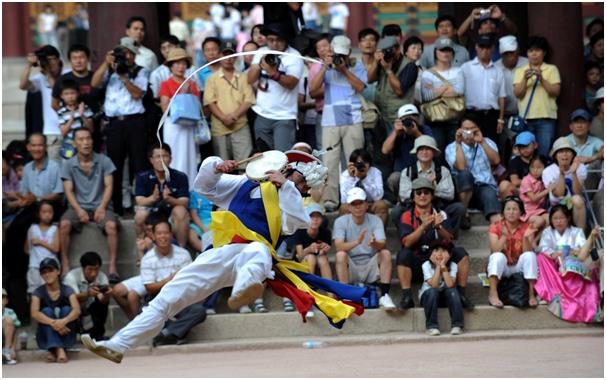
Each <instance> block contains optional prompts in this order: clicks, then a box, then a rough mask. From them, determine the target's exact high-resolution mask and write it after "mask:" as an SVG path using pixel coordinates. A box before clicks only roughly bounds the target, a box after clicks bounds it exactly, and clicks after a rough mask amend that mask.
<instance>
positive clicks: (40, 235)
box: [27, 224, 57, 269]
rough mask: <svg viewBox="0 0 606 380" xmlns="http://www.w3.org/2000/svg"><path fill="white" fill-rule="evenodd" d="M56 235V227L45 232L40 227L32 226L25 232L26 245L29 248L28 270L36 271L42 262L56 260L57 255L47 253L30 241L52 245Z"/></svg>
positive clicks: (45, 249)
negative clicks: (40, 241)
mask: <svg viewBox="0 0 606 380" xmlns="http://www.w3.org/2000/svg"><path fill="white" fill-rule="evenodd" d="M56 233H57V226H55V225H53V226H50V227H49V228H48V229H47V230H46V231H44V232H43V231H42V230H41V229H40V225H38V224H32V225H31V227H30V228H29V230H28V231H27V245H28V247H29V268H34V269H38V268H40V263H41V262H42V260H44V259H47V258H51V259H55V260H56V259H57V255H55V254H54V253H52V252H51V251H49V250H48V249H47V248H46V247H43V246H41V245H32V244H31V241H32V239H39V240H44V241H45V242H46V243H48V244H52V243H53V240H55V234H56Z"/></svg>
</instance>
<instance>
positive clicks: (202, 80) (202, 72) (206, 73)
mask: <svg viewBox="0 0 606 380" xmlns="http://www.w3.org/2000/svg"><path fill="white" fill-rule="evenodd" d="M212 73H214V71H212V70H211V68H210V67H205V68H203V69H202V70H200V71H198V78H199V79H200V90H202V91H204V87H205V86H206V79H208V77H209V76H211V74H212Z"/></svg>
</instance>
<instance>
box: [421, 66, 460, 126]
mask: <svg viewBox="0 0 606 380" xmlns="http://www.w3.org/2000/svg"><path fill="white" fill-rule="evenodd" d="M429 71H430V72H431V73H432V74H433V75H435V76H436V77H437V78H438V79H440V80H441V81H442V82H444V83H445V84H450V82H448V81H447V80H446V79H444V77H443V76H442V75H440V74H439V73H438V72H437V71H436V70H429ZM421 113H423V116H424V117H425V119H427V121H429V122H443V121H453V120H458V119H460V118H461V117H463V115H464V114H465V97H464V96H463V95H456V96H441V97H439V98H437V99H434V100H432V101H430V102H427V103H425V104H422V105H421Z"/></svg>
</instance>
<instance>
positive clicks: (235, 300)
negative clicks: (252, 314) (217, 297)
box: [227, 282, 263, 310]
mask: <svg viewBox="0 0 606 380" xmlns="http://www.w3.org/2000/svg"><path fill="white" fill-rule="evenodd" d="M262 295H263V284H261V283H260V282H256V283H254V284H250V285H249V286H248V287H246V288H244V289H242V290H240V291H239V292H238V293H236V294H234V295H233V296H231V297H229V299H228V300H227V306H229V308H230V309H232V310H238V309H239V308H240V306H244V305H248V304H250V303H251V302H253V301H254V300H256V299H257V298H261V296H262Z"/></svg>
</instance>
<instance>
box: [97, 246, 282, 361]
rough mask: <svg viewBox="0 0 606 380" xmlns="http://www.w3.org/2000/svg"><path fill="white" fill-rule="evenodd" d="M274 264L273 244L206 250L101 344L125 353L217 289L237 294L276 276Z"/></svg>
mask: <svg viewBox="0 0 606 380" xmlns="http://www.w3.org/2000/svg"><path fill="white" fill-rule="evenodd" d="M271 268H272V257H271V253H270V252H269V248H268V247H267V246H265V245H263V244H261V243H257V242H253V243H249V244H230V245H225V246H223V247H220V248H215V249H211V250H208V251H206V252H202V253H201V254H200V256H198V258H197V259H196V260H195V261H194V262H193V263H191V264H189V265H188V266H186V267H184V268H183V269H181V270H180V271H179V272H178V273H177V274H176V275H175V277H174V278H173V279H172V280H171V281H169V282H168V283H167V284H166V285H164V287H162V290H160V293H158V295H157V296H156V298H154V299H153V300H152V301H151V302H150V303H149V305H148V306H146V307H145V308H143V311H142V312H141V314H139V315H138V316H137V317H135V319H133V320H132V321H130V322H129V323H128V324H127V325H126V326H124V327H123V328H122V329H121V330H120V331H118V332H117V333H116V335H114V336H113V337H112V338H111V339H110V340H108V341H101V342H97V345H99V346H104V347H107V348H109V349H112V350H114V351H118V352H122V353H124V352H126V351H127V350H128V349H130V348H132V347H136V346H138V345H140V344H143V343H145V342H148V341H149V340H151V339H152V338H154V337H155V336H156V335H158V334H159V333H160V331H161V330H162V327H163V326H164V322H166V320H167V319H169V318H171V317H173V316H174V315H176V314H177V313H179V312H180V311H181V310H183V309H184V308H186V307H187V306H189V305H191V304H193V303H196V302H200V301H202V300H204V299H205V298H206V297H208V296H210V295H211V294H213V293H214V292H215V291H217V290H220V289H222V288H225V287H229V286H233V290H232V295H233V294H236V293H237V292H239V291H241V290H243V289H245V288H247V287H248V286H249V285H252V284H254V283H261V282H262V281H263V280H265V279H266V278H273V275H274V273H273V272H272V270H271Z"/></svg>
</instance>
